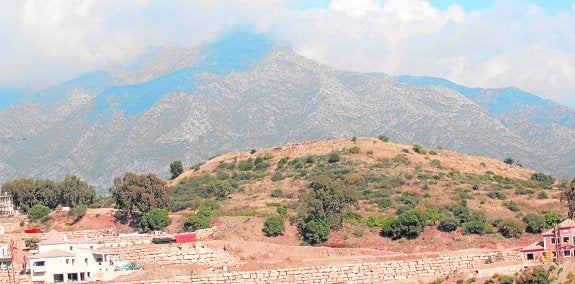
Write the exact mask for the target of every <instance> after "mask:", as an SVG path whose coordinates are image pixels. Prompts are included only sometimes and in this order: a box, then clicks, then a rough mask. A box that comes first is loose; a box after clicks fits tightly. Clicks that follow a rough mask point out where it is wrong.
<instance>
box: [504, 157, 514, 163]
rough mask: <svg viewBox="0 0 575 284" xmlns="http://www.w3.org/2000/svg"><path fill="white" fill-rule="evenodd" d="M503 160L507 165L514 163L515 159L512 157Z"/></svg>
mask: <svg viewBox="0 0 575 284" xmlns="http://www.w3.org/2000/svg"><path fill="white" fill-rule="evenodd" d="M503 162H504V163H506V164H508V165H513V164H515V160H514V159H513V158H505V160H503Z"/></svg>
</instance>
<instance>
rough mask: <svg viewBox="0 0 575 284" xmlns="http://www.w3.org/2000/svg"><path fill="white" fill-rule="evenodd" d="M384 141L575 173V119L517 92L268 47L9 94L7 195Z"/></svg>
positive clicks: (230, 42) (236, 44) (209, 47)
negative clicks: (75, 180)
mask: <svg viewBox="0 0 575 284" xmlns="http://www.w3.org/2000/svg"><path fill="white" fill-rule="evenodd" d="M380 134H385V135H387V136H389V138H390V139H391V140H393V141H396V142H399V143H404V144H421V145H423V146H425V147H427V148H443V149H449V150H455V151H459V152H463V153H468V154H475V155H484V156H489V157H493V158H497V159H503V158H506V157H512V158H513V159H515V160H518V161H520V163H521V164H522V165H524V166H526V167H530V168H533V169H536V170H539V171H542V172H546V173H549V174H552V175H555V176H558V177H563V178H567V177H571V176H572V175H573V174H574V173H575V143H573V141H575V111H574V110H572V109H569V108H567V107H565V106H562V105H559V104H557V103H554V102H553V101H549V100H545V99H542V98H540V97H537V96H535V95H533V94H529V93H527V92H524V91H522V90H520V89H517V88H515V87H508V88H499V89H482V88H468V87H465V86H461V85H458V84H455V83H453V82H450V81H448V80H445V79H440V78H432V77H415V76H389V75H386V74H383V73H358V72H350V71H343V70H337V69H334V68H331V67H329V66H326V65H323V64H320V63H318V62H316V61H313V60H310V59H308V58H305V57H304V56H301V55H299V54H297V53H295V52H294V51H292V50H291V49H290V48H288V47H286V46H284V45H281V44H278V43H276V42H275V41H274V40H272V39H270V38H269V37H266V36H264V35H260V34H256V33H253V32H250V31H245V30H242V31H237V32H234V33H230V34H228V35H225V36H222V37H221V38H220V39H218V40H216V41H215V42H212V43H209V44H206V45H203V46H199V47H186V46H165V47H156V48H150V49H148V50H147V51H146V52H145V53H144V54H143V55H142V56H140V57H139V58H138V59H137V60H135V61H134V62H131V63H129V64H125V65H122V66H116V67H114V68H113V70H102V71H96V72H91V73H88V74H85V75H82V76H80V77H78V78H75V79H73V80H71V81H68V82H65V83H62V84H59V85H55V86H52V87H49V88H46V89H44V90H42V91H39V92H35V93H32V94H21V93H18V92H16V91H13V90H6V89H0V182H5V181H8V180H10V179H13V178H17V177H35V178H50V179H56V180H59V179H62V177H63V176H65V175H66V174H76V175H78V176H81V177H83V178H85V179H86V180H87V181H88V182H90V183H92V184H95V185H97V186H98V188H99V189H100V190H102V191H103V190H105V189H106V188H107V187H109V186H110V185H111V181H112V180H113V178H114V177H117V176H120V175H122V174H123V173H124V172H125V171H134V172H156V173H158V174H160V175H161V176H164V177H168V176H169V164H170V162H172V161H174V160H181V161H183V162H184V164H186V165H192V164H194V163H197V162H199V161H202V160H205V159H207V158H209V157H212V156H214V155H217V154H220V153H225V152H230V151H243V150H249V149H252V148H260V147H270V146H274V145H280V144H285V143H291V142H301V141H306V140H318V139H329V138H338V137H351V136H378V135H380Z"/></svg>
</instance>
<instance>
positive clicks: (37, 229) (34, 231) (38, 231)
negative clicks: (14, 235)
mask: <svg viewBox="0 0 575 284" xmlns="http://www.w3.org/2000/svg"><path fill="white" fill-rule="evenodd" d="M40 231H41V230H40V228H32V229H26V230H24V233H27V234H35V233H40Z"/></svg>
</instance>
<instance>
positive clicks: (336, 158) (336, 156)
mask: <svg viewBox="0 0 575 284" xmlns="http://www.w3.org/2000/svg"><path fill="white" fill-rule="evenodd" d="M339 160H340V157H339V154H338V153H337V152H331V153H330V154H329V157H328V159H327V162H328V163H330V164H333V163H337V162H339Z"/></svg>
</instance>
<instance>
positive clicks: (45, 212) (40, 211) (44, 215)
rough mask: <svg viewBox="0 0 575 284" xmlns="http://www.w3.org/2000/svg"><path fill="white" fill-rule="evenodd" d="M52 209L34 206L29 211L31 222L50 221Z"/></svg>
mask: <svg viewBox="0 0 575 284" xmlns="http://www.w3.org/2000/svg"><path fill="white" fill-rule="evenodd" d="M49 214H50V208H48V207H46V206H44V205H34V206H32V208H30V210H29V211H28V219H29V220H30V222H37V221H41V222H44V221H47V220H48V219H49V217H50V216H49Z"/></svg>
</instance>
